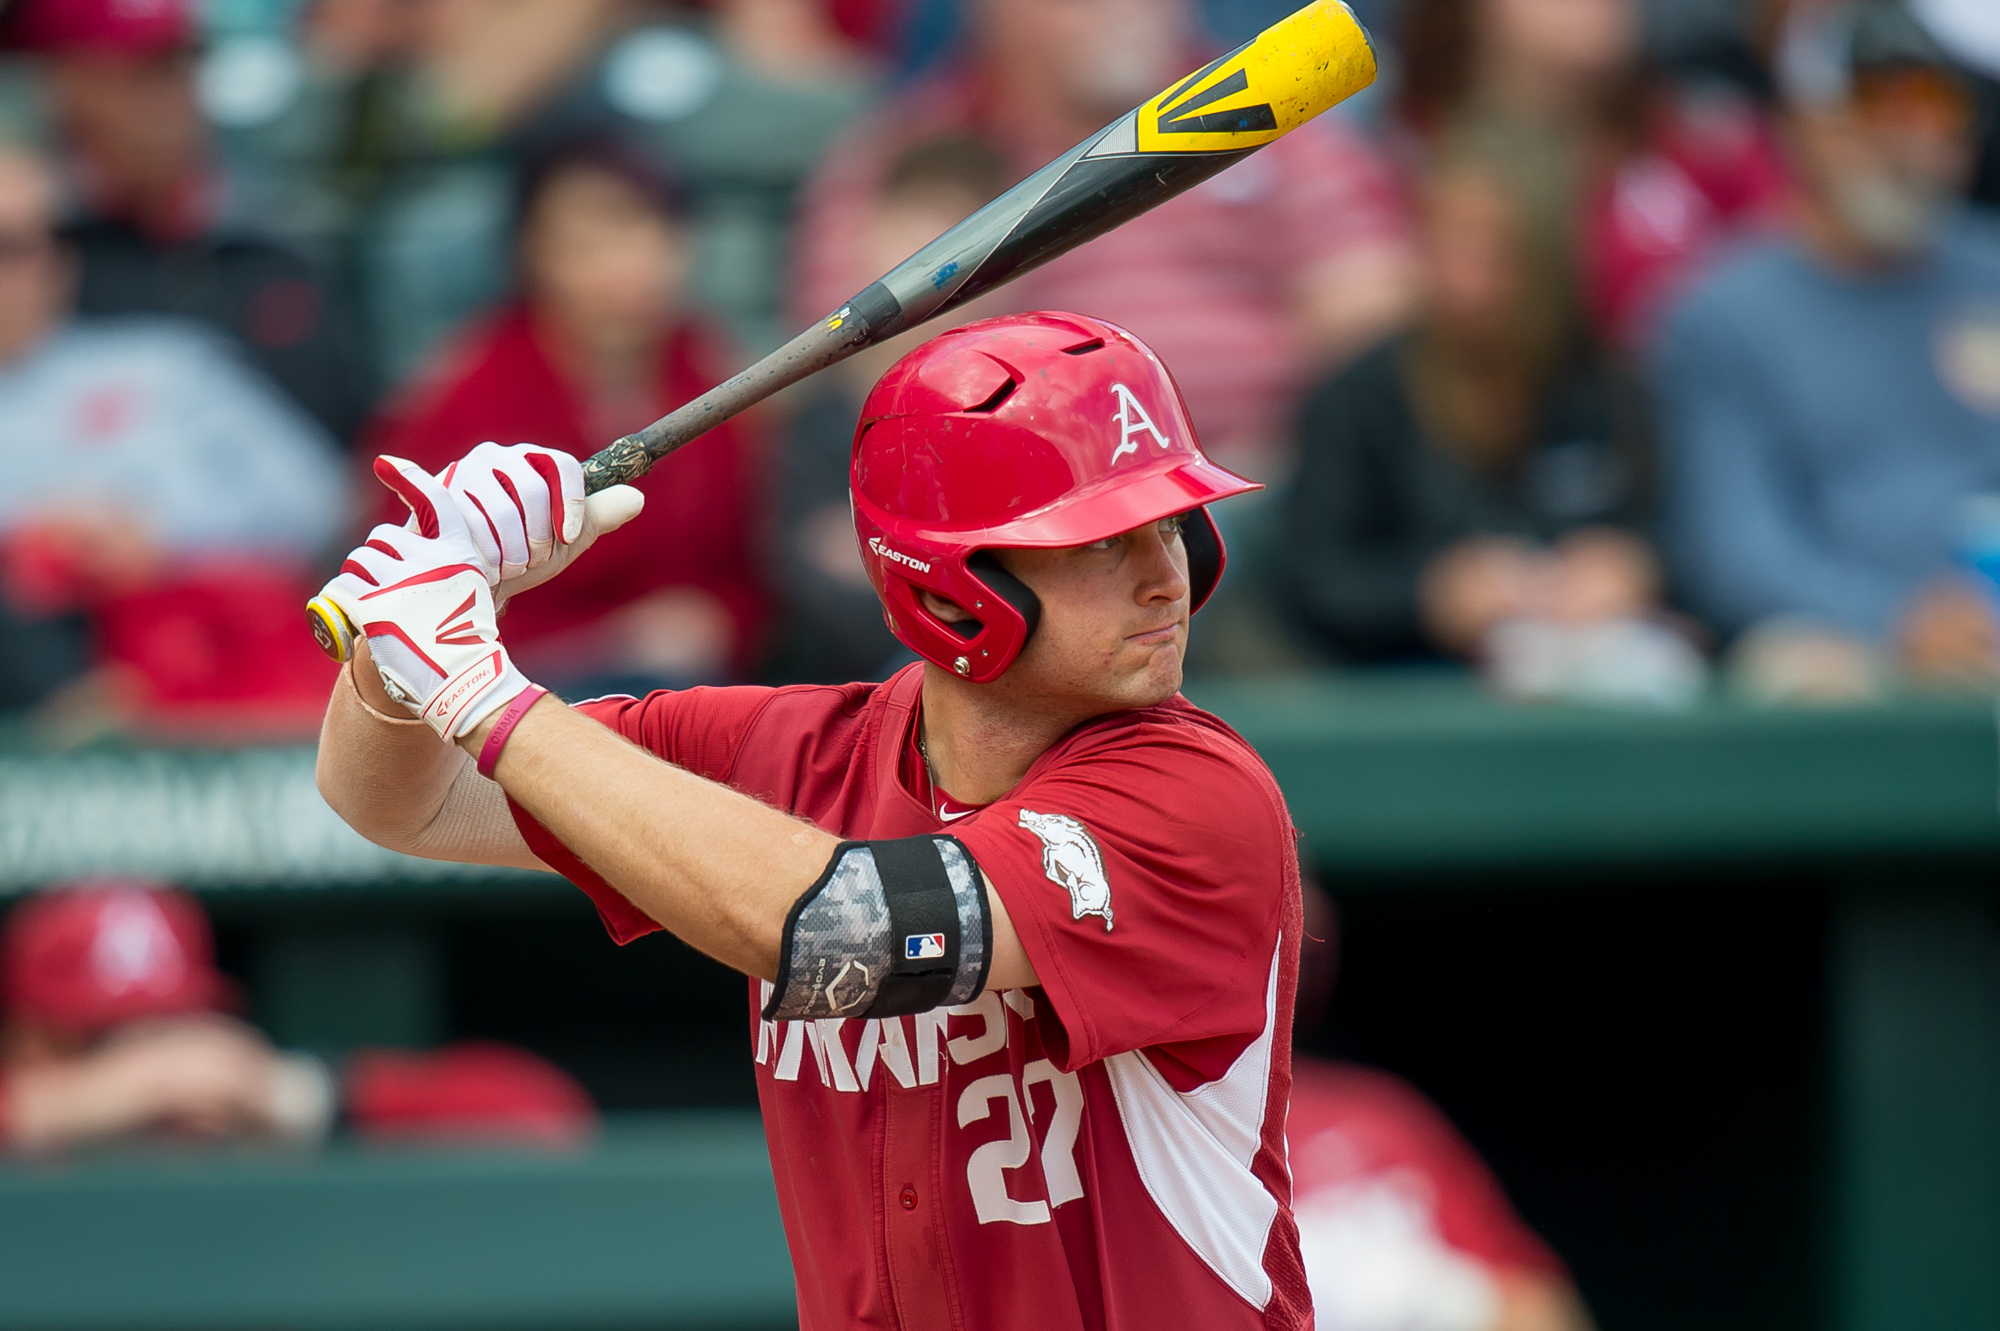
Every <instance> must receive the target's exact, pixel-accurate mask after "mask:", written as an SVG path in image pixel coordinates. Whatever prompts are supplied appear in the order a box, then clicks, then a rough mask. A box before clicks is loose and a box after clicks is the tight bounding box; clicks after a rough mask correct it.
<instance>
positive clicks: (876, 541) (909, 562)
mask: <svg viewBox="0 0 2000 1331" xmlns="http://www.w3.org/2000/svg"><path fill="white" fill-rule="evenodd" d="M868 548H869V549H870V550H873V551H874V552H875V553H876V554H877V555H879V556H880V557H882V558H883V559H886V560H888V561H890V562H891V563H894V564H901V565H903V566H904V567H905V568H913V569H915V570H916V571H917V572H919V573H928V572H930V571H931V566H930V565H929V564H926V563H925V562H924V561H923V560H921V559H918V558H917V557H916V556H914V555H906V554H904V553H903V552H902V551H901V550H897V549H893V548H891V547H890V546H887V545H884V544H883V543H882V538H881V537H880V536H871V537H869V538H868Z"/></svg>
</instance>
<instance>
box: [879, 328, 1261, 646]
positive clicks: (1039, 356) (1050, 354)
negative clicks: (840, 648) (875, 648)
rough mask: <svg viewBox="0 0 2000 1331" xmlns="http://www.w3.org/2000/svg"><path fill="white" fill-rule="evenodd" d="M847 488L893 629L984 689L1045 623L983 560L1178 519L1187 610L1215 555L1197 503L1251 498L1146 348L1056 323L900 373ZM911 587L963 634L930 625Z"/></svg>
mask: <svg viewBox="0 0 2000 1331" xmlns="http://www.w3.org/2000/svg"><path fill="white" fill-rule="evenodd" d="M1144 403H1151V404H1152V409H1151V410H1150V411H1149V410H1148V409H1147V407H1146V406H1145V405H1143V404H1144ZM1107 407H1109V409H1110V410H1109V414H1108V416H1107ZM1107 424H1108V425H1109V428H1110V429H1111V430H1114V431H1116V432H1117V435H1116V438H1115V439H1114V440H1113V441H1112V444H1111V447H1109V448H1107V447H1106V446H1105V444H1106V438H1107V433H1106V428H1107ZM849 479H850V481H851V482H852V485H853V494H854V527H855V535H856V536H857V538H858V539H859V541H860V545H861V559H862V562H863V563H864V564H865V565H866V566H867V569H868V578H869V581H870V582H872V583H874V585H875V591H876V593H877V594H878V595H879V596H881V598H882V610H883V616H884V618H885V619H886V620H887V621H888V624H889V630H890V632H892V633H894V634H895V635H896V636H897V637H898V638H899V639H901V640H902V641H903V642H904V643H905V644H906V645H907V646H909V648H910V649H911V650H912V651H914V652H916V653H917V654H918V655H919V656H921V657H923V658H924V659H925V660H926V661H929V662H931V663H933V664H935V665H939V666H942V667H944V668H945V669H947V670H951V671H954V672H956V673H957V674H959V675H961V676H963V677H964V678H966V679H969V680H972V681H973V682H974V683H981V684H983V683H986V682H988V681H989V680H993V679H996V678H998V677H999V676H1000V674H1001V673H1002V672H1003V671H1005V670H1006V669H1007V667H1008V666H1010V665H1012V664H1013V663H1014V660H1015V658H1016V657H1018V656H1019V655H1020V654H1021V649H1022V648H1023V647H1024V646H1026V645H1027V642H1028V639H1029V636H1030V635H1032V634H1033V633H1034V631H1035V624H1036V621H1037V620H1038V619H1039V618H1040V616H1041V605H1040V603H1039V602H1038V601H1037V600H1036V599H1035V595H1034V593H1033V592H1032V591H1030V590H1029V589H1028V587H1027V586H1026V585H1025V584H1024V583H1022V582H1021V581H1020V580H1019V579H1017V578H1015V577H1014V576H1012V575H1011V574H1009V573H1008V572H1007V570H1006V569H1005V568H1004V567H1002V566H1001V563H1000V561H999V559H998V558H996V557H995V556H994V553H993V552H994V551H995V550H1005V549H1059V548H1062V547H1066V546H1075V545H1087V544H1089V543H1090V542H1092V541H1101V540H1104V539H1105V538H1107V537H1111V536H1116V535H1118V534H1120V533H1121V532H1128V531H1131V530H1132V529H1133V528H1135V527H1142V526H1145V525H1146V524H1147V523H1151V522H1158V521H1159V520H1160V519H1162V518H1167V517H1172V516H1174V515H1176V514H1187V515H1190V521H1188V522H1187V523H1186V524H1185V525H1184V526H1183V527H1182V530H1181V537H1182V540H1183V541H1184V542H1185V543H1186V546H1187V558H1188V581H1189V584H1190V601H1191V603H1192V607H1193V608H1194V609H1200V608H1201V604H1202V602H1203V601H1205V600H1207V599H1208V596H1209V593H1211V592H1212V591H1214V590H1215V584H1216V583H1217V581H1219V580H1220V579H1221V577H1222V566H1223V558H1224V556H1223V549H1222V537H1221V535H1220V534H1219V533H1218V532H1217V531H1216V529H1215V523H1214V521H1213V520H1212V519H1211V518H1210V517H1209V516H1208V511H1207V509H1206V507H1205V506H1206V505H1208V504H1211V503H1213V502H1214V501H1216V500H1218V499H1227V498H1229V497H1230V496H1231V495H1238V494H1242V493H1244V492H1246V491H1249V490H1256V489H1261V488H1262V487H1260V486H1259V485H1257V484H1256V483H1255V482H1253V481H1246V480H1244V479H1243V478H1242V477H1240V476H1237V475H1234V474H1232V473H1230V472H1228V471H1225V470H1223V469H1222V468H1221V467H1218V466H1216V465H1215V464H1214V463H1212V462H1210V461H1209V460H1208V459H1207V458H1206V457H1204V456H1203V455H1202V451H1201V446H1200V444H1199V443H1197V442H1196V439H1195V433H1194V425H1193V423H1192V422H1190V421H1189V420H1188V415H1187V407H1186V406H1185V404H1183V403H1182V401H1181V395H1180V390H1179V389H1178V388H1177V387H1175V385H1174V381H1173V377H1172V376H1171V375H1169V374H1168V373H1167V370H1166V367H1165V366H1164V365H1162V364H1160V360H1159V357H1157V356H1155V355H1154V354H1153V353H1152V351H1151V350H1149V349H1148V348H1147V347H1146V345H1145V344H1144V343H1142V342H1140V341H1139V339H1138V338H1136V337H1133V336H1132V335H1131V334H1130V333H1128V332H1126V331H1125V330H1124V329H1122V328H1119V327H1117V326H1116V325H1115V324H1108V323H1105V322H1104V321H1102V320H1100V319H1090V318H1085V317H1084V316H1082V315H1076V314H1062V313H1052V312H1043V313H1038V314H1022V315H1010V316H1008V317H1005V318H1000V319H986V320H983V321H981V322H979V323H975V324H968V325H966V326H965V327H963V328H956V329H953V330H952V331H951V332H948V333H944V334H942V335H940V336H938V337H936V338H934V339H932V340H931V341H929V342H926V343H925V344H924V345H922V346H920V347H918V348H917V349H916V350H915V351H912V352H911V353H910V354H909V355H907V356H905V357H903V359H901V360H900V361H897V362H896V363H895V364H894V365H893V366H891V367H890V368H889V371H888V373H886V374H884V375H883V376H882V378H881V380H880V381H879V382H878V383H877V384H876V385H875V387H874V389H873V390H872V391H871V392H870V393H869V394H868V400H867V401H866V402H865V403H864V404H863V405H862V408H861V420H860V422H859V424H858V425H857V426H856V427H855V433H854V455H853V461H852V467H851V471H850V477H849ZM920 591H928V592H932V593H935V594H936V595H938V596H941V597H943V598H945V599H946V600H948V601H951V602H953V603H954V604H956V605H958V606H960V607H962V608H963V609H965V610H966V611H968V612H970V613H971V615H972V616H973V619H972V621H971V622H969V623H961V624H948V623H946V622H945V621H943V620H942V619H939V618H938V617H937V616H936V615H933V614H932V613H931V612H930V611H929V610H927V609H925V608H924V604H923V601H922V599H921V597H920V596H919V595H918V593H919V592H920Z"/></svg>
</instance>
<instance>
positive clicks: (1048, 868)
mask: <svg viewBox="0 0 2000 1331" xmlns="http://www.w3.org/2000/svg"><path fill="white" fill-rule="evenodd" d="M1021 826H1023V827H1025V828H1027V829H1028V830H1029V831H1030V832H1033V833H1034V834H1035V835H1036V836H1038V837H1040V838H1041V839H1042V872H1043V873H1045V874H1047V875H1048V876H1049V881H1050V882H1052V883H1054V884H1055V885H1056V886H1057V887H1060V888H1063V889H1065V890H1066V891H1068V893H1069V917H1070V918H1071V919H1072V920H1080V919H1082V918H1083V917H1084V916H1086V915H1099V916H1102V917H1103V918H1104V932H1106V933H1110V932H1111V880H1110V879H1108V878H1107V877H1105V874H1104V852H1103V851H1102V850H1100V849H1098V845H1097V839H1096V838H1095V837H1093V836H1091V835H1090V831H1089V829H1087V828H1086V827H1084V825H1083V824H1082V823H1079V822H1078V821H1077V820H1076V819H1074V818H1071V817H1069V816H1068V815H1066V814H1060V813H1036V812H1034V811H1033V810H1032V809H1023V810H1021Z"/></svg>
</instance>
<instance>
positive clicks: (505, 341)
mask: <svg viewBox="0 0 2000 1331" xmlns="http://www.w3.org/2000/svg"><path fill="white" fill-rule="evenodd" d="M732 369H733V367H732V366H730V365H728V364H727V363H725V361H724V358H723V355H722V353H721V351H720V349H719V347H718V345H717V341H716V339H715V338H714V337H713V336H711V335H710V334H708V333H707V332H706V331H705V330H704V329H702V328H701V327H700V326H698V325H695V324H693V323H683V324H682V325H681V326H680V327H679V328H677V329H675V330H674V332H673V333H672V334H671V335H670V336H669V337H668V338H667V339H666V341H665V343H664V344H663V346H662V347H661V351H660V356H659V363H658V368H657V372H656V379H655V386H654V394H653V403H652V406H651V407H650V408H649V409H648V415H647V418H646V420H635V421H632V422H630V423H629V424H626V425H624V426H623V427H622V428H624V429H626V430H632V429H637V428H639V427H640V426H642V425H645V424H646V423H647V421H648V420H651V419H652V418H653V417H655V416H663V415H665V414H666V413H667V412H669V411H671V410H673V409H674V408H675V407H678V406H680V405H681V404H682V403H684V402H687V401H688V400H690V399H691V398H694V397H696V396H698V395H699V394H701V393H702V392H704V391H706V390H707V389H709V388H710V387H712V386H714V385H715V384H717V383H719V382H720V381H721V380H722V379H723V378H725V377H727V375H728V374H729V373H731V371H732ZM611 438H612V436H610V435H607V434H605V432H604V430H603V429H601V428H594V427H593V422H592V413H591V410H590V407H589V405H588V403H587V402H586V400H585V398H584V396H583V394H582V393H581V392H580V391H579V389H578V388H577V386H576V385H575V384H573V383H571V382H570V381H569V380H568V379H567V378H565V377H564V375H563V374H562V372H561V371H560V370H558V369H557V367H556V365H555V363H554V361H553V360H552V359H551V358H550V357H549V354H548V352H547V351H546V350H545V349H544V348H543V346H542V345H541V343H540V342H539V340H538V339H537V336H536V332H535V326H534V319H533V316H532V315H531V314H530V313H529V311H528V310H527V309H526V308H525V307H522V306H519V305H515V306H510V307H508V308H506V309H503V310H501V311H500V312H499V313H498V314H497V315H495V316H494V317H493V318H492V319H491V320H490V321H488V322H487V323H485V324H484V325H481V326H479V327H477V328H475V329H474V330H473V331H472V332H471V333H470V334H468V335H467V336H466V337H465V338H464V339H462V340H461V341H460V342H459V343H458V344H457V345H456V346H454V347H453V348H452V349H451V350H450V351H449V352H447V353H446V355H445V357H444V359H443V360H442V362H441V363H440V364H439V365H438V367H437V368H436V369H435V371H434V372H433V373H431V374H429V375H427V376H426V377H425V378H424V379H423V380H422V381H420V382H419V383H418V384H417V386H416V387H415V388H414V389H412V390H411V391H409V392H408V393H406V394H405V395H404V396H403V398H402V400H401V401H399V402H398V403H396V404H395V405H394V406H392V407H391V408H390V410H389V411H388V413H387V414H386V415H385V416H384V417H383V418H382V419H381V420H380V421H378V422H377V423H376V426H375V428H374V429H373V430H372V431H371V433H370V436H369V438H368V441H367V444H368V446H367V448H366V450H365V452H366V455H367V456H369V457H373V456H374V455H375V454H377V453H388V454H392V455H394V456H396V457H403V458H408V459H409V460H410V461H412V462H415V463H418V464H419V465H421V466H423V467H426V468H428V469H430V470H431V471H441V470H443V469H444V468H445V467H446V466H447V465H448V464H450V463H452V462H454V461H456V460H457V459H459V458H461V457H464V456H465V454H466V453H468V452H469V451H471V450H472V449H473V448H474V447H476V446H478V445H479V444H481V443H483V442H485V441H487V440H489V439H490V440H494V441H496V442H498V443H503V444H514V443H524V442H525V443H532V444H540V445H542V446H543V447H546V448H555V449H561V450H562V451H564V452H566V453H572V454H575V455H576V456H577V457H589V456H590V455H591V454H592V453H595V452H596V451H597V450H598V449H600V448H602V447H604V446H605V445H606V444H608V443H610V442H611ZM756 463H757V459H756V456H755V450H754V446H753V441H752V438H751V435H750V431H749V429H748V428H747V427H746V425H745V424H744V422H743V421H742V420H740V419H738V420H735V421H727V422H725V423H723V424H722V425H719V426H717V427H716V428H715V429H713V430H710V431H709V432H708V433H707V434H706V435H704V436H703V437H702V438H701V440H700V441H699V442H697V443H695V444H693V445H691V446H690V447H688V448H684V449H682V450H680V451H679V452H678V453H675V454H674V455H673V456H672V457H670V458H667V459H666V460H665V461H663V462H661V463H660V464H659V465H657V466H655V467H654V468H653V469H652V471H650V472H649V473H647V475H646V476H645V477H644V478H643V479H642V480H640V481H639V482H638V487H639V489H640V490H641V491H643V492H644V493H645V495H646V507H645V509H644V510H643V511H642V512H641V513H640V514H639V516H638V517H636V518H634V519H633V520H632V521H631V522H630V523H628V524H627V525H625V526H624V527H621V528H619V529H618V530H617V531H615V532H613V533H611V534H610V535H609V536H606V537H605V538H604V539H603V541H602V542H601V543H600V544H599V545H598V546H596V547H593V549H592V552H591V557H590V558H589V559H587V560H583V561H580V562H579V563H578V564H577V565H576V566H575V567H574V568H570V569H566V570H565V571H564V572H563V581H562V591H561V593H560V594H558V595H554V596H549V595H539V594H536V593H533V592H530V593H529V594H527V595H525V596H522V597H520V598H519V599H518V600H515V601H511V602H509V603H508V606H507V621H506V623H507V642H508V645H509V646H510V647H514V648H516V649H517V655H519V656H520V657H521V658H522V659H523V661H524V666H525V663H527V662H529V661H532V660H534V658H535V648H536V645H537V644H538V643H540V644H544V645H546V644H547V643H549V642H550V641H551V640H553V639H556V638H558V637H560V636H561V635H565V634H568V633H571V632H572V631H575V630H579V629H583V628H586V627H587V626H588V625H590V624H592V623H594V622H595V621H597V620H599V619H600V618H602V617H603V616H604V615H606V614H608V613H610V612H612V611H614V610H617V609H619V608H620V607H622V606H625V605H628V604H630V603H631V602H633V601H635V600H637V599H638V598H640V597H642V596H644V595H646V594H647V593H649V592H654V591H659V590H661V589H663V588H668V587H694V588H698V589H700V590H702V591H705V592H708V593H710V594H712V595H713V596H715V597H716V599H717V600H719V601H720V602H721V603H722V605H723V606H724V608H726V609H727V610H728V611H729V614H730V617H731V619H732V621H733V622H734V624H735V628H736V651H735V656H736V661H737V664H738V665H739V666H740V665H742V664H743V663H744V661H745V660H746V659H747V657H748V655H749V652H750V649H751V647H752V646H753V645H754V643H755V640H756V634H757V631H758V629H759V627H760V625H761V622H762V619H763V615H764V608H765V607H764V597H763V594H762V592H761V590H760V585H759V579H758V577H757V568H758V563H757V554H756V551H757V548H758V547H757V541H758V538H759V536H760V535H762V533H763V530H764V527H763V522H764V519H763V505H762V503H761V502H760V501H761V499H762V493H761V484H760V480H759V476H758V470H757V465H756ZM408 516H409V514H408V511H407V510H406V509H404V507H403V506H402V504H401V502H400V501H399V500H397V499H396V498H395V497H394V496H393V495H388V494H387V493H386V492H385V493H384V498H383V505H382V510H381V517H380V520H381V521H387V522H402V521H403V520H405V519H406V518H407V517H408Z"/></svg>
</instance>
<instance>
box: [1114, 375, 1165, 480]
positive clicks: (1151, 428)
mask: <svg viewBox="0 0 2000 1331" xmlns="http://www.w3.org/2000/svg"><path fill="white" fill-rule="evenodd" d="M1111 391H1112V392H1114V393H1116V394H1117V395H1118V411H1117V412H1116V414H1114V415H1113V416H1112V417H1111V423H1112V424H1113V425H1116V426H1117V427H1118V447H1116V448H1114V449H1112V450H1111V460H1112V461H1113V462H1116V461H1117V460H1118V459H1119V458H1122V457H1124V456H1125V455H1126V454H1127V453H1136V452H1138V451H1139V441H1138V439H1136V438H1135V437H1134V436H1136V435H1142V434H1150V435H1151V436H1153V442H1154V443H1156V444H1158V445H1159V446H1160V447H1161V448H1163V449H1164V448H1168V447H1170V445H1169V444H1168V443H1167V437H1166V436H1165V435H1163V434H1161V433H1160V427H1159V426H1157V425H1155V424H1153V418H1152V417H1151V416H1148V415H1147V414H1146V409H1145V408H1144V407H1142V406H1140V405H1139V399H1138V398H1137V397H1135V396H1134V395H1133V393H1132V390H1131V389H1129V388H1127V387H1126V386H1125V385H1123V384H1113V385H1111Z"/></svg>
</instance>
